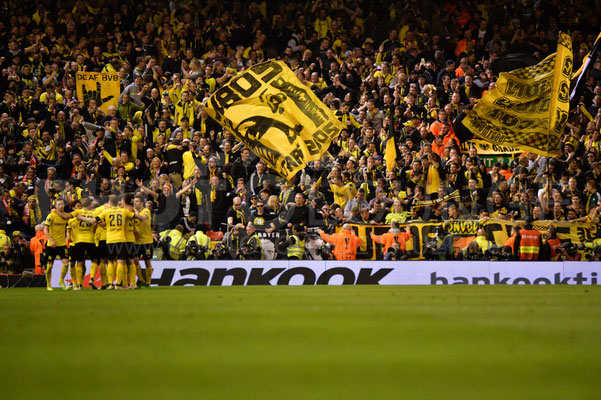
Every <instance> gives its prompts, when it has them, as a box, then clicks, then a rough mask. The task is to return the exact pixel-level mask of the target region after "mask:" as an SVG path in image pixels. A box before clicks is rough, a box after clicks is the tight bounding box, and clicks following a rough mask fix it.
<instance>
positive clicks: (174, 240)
mask: <svg viewBox="0 0 601 400" xmlns="http://www.w3.org/2000/svg"><path fill="white" fill-rule="evenodd" d="M159 236H160V239H159V246H160V247H161V248H162V249H163V257H164V258H165V259H166V260H179V259H180V257H181V256H182V254H184V251H185V250H186V238H185V237H184V227H183V226H181V225H177V226H176V227H175V229H169V230H166V231H163V232H161V233H160V234H159Z"/></svg>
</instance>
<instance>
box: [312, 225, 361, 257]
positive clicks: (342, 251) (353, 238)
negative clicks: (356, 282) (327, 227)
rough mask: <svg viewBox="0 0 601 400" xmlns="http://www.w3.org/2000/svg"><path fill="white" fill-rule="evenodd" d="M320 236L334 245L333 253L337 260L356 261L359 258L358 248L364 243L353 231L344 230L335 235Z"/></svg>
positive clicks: (323, 234) (322, 234) (321, 234)
mask: <svg viewBox="0 0 601 400" xmlns="http://www.w3.org/2000/svg"><path fill="white" fill-rule="evenodd" d="M319 236H321V238H322V239H323V240H325V241H326V242H328V243H331V244H333V245H334V251H333V253H334V257H336V259H337V260H355V259H356V258H357V248H358V247H359V246H361V243H362V241H361V239H360V238H359V236H357V235H355V234H354V233H353V232H352V231H349V230H346V229H343V230H342V231H340V233H334V234H333V235H327V234H325V233H323V232H320V234H319Z"/></svg>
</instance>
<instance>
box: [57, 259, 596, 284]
mask: <svg viewBox="0 0 601 400" xmlns="http://www.w3.org/2000/svg"><path fill="white" fill-rule="evenodd" d="M152 265H153V269H154V271H153V275H152V285H153V286H231V285H455V284H466V285H531V284H532V285H558V284H564V285H565V284H567V285H599V284H600V283H601V263H599V262H527V263H526V262H505V261H443V262H440V261H438V262H435V261H287V260H274V261H265V260H262V261H261V260H257V261H251V260H248V261H225V260H218V261H185V262H183V261H154V262H153V263H152ZM86 267H87V272H89V263H87V264H86ZM60 269H61V265H60V262H58V263H55V264H54V268H53V274H52V285H53V286H54V287H58V280H59V276H60ZM88 277H89V276H88V275H86V278H85V279H84V281H85V282H87V280H88ZM66 281H67V282H68V283H69V282H70V277H69V275H67V279H66ZM96 282H97V284H98V285H99V284H100V282H99V278H98V276H97V277H96Z"/></svg>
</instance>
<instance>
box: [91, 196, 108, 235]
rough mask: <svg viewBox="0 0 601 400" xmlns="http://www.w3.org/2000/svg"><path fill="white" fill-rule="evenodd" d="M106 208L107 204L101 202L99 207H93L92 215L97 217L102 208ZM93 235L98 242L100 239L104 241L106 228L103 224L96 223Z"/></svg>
mask: <svg viewBox="0 0 601 400" xmlns="http://www.w3.org/2000/svg"><path fill="white" fill-rule="evenodd" d="M108 208H109V205H108V204H103V205H101V206H99V207H96V208H95V209H94V217H98V216H99V215H100V213H102V212H103V211H104V210H108ZM95 237H96V239H97V240H98V241H99V242H100V241H102V240H105V241H106V228H105V227H104V226H100V225H96V233H95Z"/></svg>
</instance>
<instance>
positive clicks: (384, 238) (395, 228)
mask: <svg viewBox="0 0 601 400" xmlns="http://www.w3.org/2000/svg"><path fill="white" fill-rule="evenodd" d="M370 236H371V238H372V240H373V241H374V242H376V243H378V244H381V245H382V247H383V249H384V252H383V256H384V257H386V253H387V252H388V249H389V248H390V247H391V246H392V244H393V243H394V242H399V244H400V250H401V251H402V252H403V254H405V252H406V251H407V242H408V241H409V240H410V239H411V232H410V231H409V226H407V229H406V232H401V228H400V226H399V223H398V222H396V221H393V222H392V224H390V230H389V231H388V232H386V233H384V234H383V235H375V234H374V233H373V232H372V233H370Z"/></svg>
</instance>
